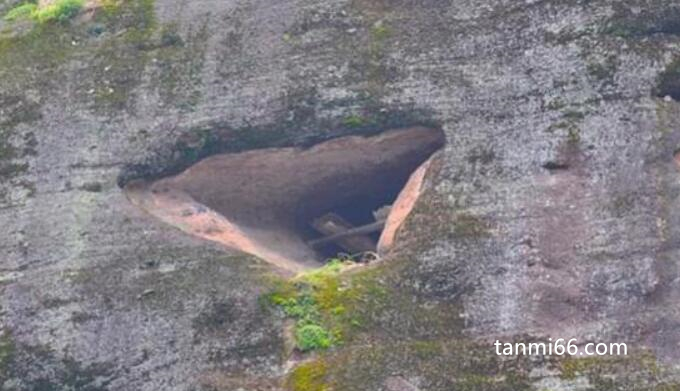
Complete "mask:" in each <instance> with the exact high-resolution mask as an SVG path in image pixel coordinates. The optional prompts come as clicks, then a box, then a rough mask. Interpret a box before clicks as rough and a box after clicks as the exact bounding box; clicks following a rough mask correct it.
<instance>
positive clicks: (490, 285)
mask: <svg viewBox="0 0 680 391" xmlns="http://www.w3.org/2000/svg"><path fill="white" fill-rule="evenodd" d="M13 5H15V2H13V1H12V2H4V3H2V4H0V11H2V12H3V13H4V12H6V11H7V10H8V9H9V8H10V7H11V6H13ZM86 19H87V20H86ZM679 21H680V6H679V5H678V3H677V2H674V1H671V0H644V1H643V0H632V1H631V0H626V1H623V0H618V1H614V0H592V1H586V0H568V1H565V0H536V1H522V2H519V1H516V0H513V1H510V0H501V1H498V0H496V1H491V0H421V1H410V0H399V1H387V0H338V1H326V0H324V1H314V2H311V1H304V0H285V1H271V0H248V1H245V0H222V1H217V0H203V1H191V2H179V1H170V0H156V1H152V0H130V1H126V2H124V3H123V4H122V5H120V6H119V7H118V8H116V7H114V9H112V10H107V9H101V10H99V11H96V12H95V15H94V16H92V17H91V18H83V19H76V20H73V21H71V22H70V23H64V24H59V23H53V24H45V25H40V26H33V25H32V24H31V23H30V22H15V23H13V24H11V23H10V22H8V21H2V22H0V30H2V31H3V33H2V36H1V37H0V257H1V258H0V290H1V292H2V293H1V294H2V307H1V313H0V322H1V323H0V327H1V328H2V332H3V334H2V337H1V338H0V384H2V386H1V387H0V388H2V389H3V390H52V389H54V390H59V389H77V390H149V391H152V390H153V391H156V390H236V389H247V390H259V389H277V388H278V387H284V386H288V387H291V388H297V389H303V388H302V386H303V385H305V384H307V385H310V384H311V383H310V382H312V383H314V382H316V383H318V382H321V380H319V379H317V378H312V379H311V380H310V379H307V383H305V382H304V381H303V380H304V379H299V378H296V377H295V376H297V375H299V376H301V374H303V373H310V372H311V373H312V374H322V376H321V375H320V376H319V377H320V378H323V379H322V380H323V381H324V382H325V381H328V382H330V383H329V384H332V385H333V387H335V389H338V390H355V389H356V390H367V389H370V390H373V389H375V390H381V389H397V388H400V389H423V390H448V389H475V390H486V389H488V390H496V389H498V390H500V389H513V390H519V389H541V390H542V389H547V388H549V389H553V390H558V389H570V390H581V389H674V388H672V387H677V383H674V382H678V381H679V379H678V377H679V376H680V369H679V368H678V367H677V363H678V362H680V357H679V356H678V354H679V353H678V352H680V349H678V348H679V347H680V346H679V343H680V313H679V312H680V307H678V303H679V302H680V280H678V259H680V254H678V244H679V243H680V242H679V241H680V208H679V206H680V205H678V204H679V198H678V195H679V194H680V181H678V174H679V172H678V166H677V164H676V163H675V160H674V154H675V153H676V152H677V150H678V149H679V148H680V102H678V96H677V95H676V90H677V89H676V86H677V78H676V77H677V76H678V75H679V74H680V56H679V55H678V53H680V27H679ZM410 125H424V126H431V125H434V126H439V127H441V128H442V129H443V130H444V132H445V135H446V139H447V140H446V141H447V142H446V147H445V149H444V150H443V151H441V152H440V153H438V154H437V155H436V157H435V159H434V161H433V163H432V170H431V172H430V173H429V174H428V176H427V178H425V183H424V188H423V195H422V197H421V199H420V201H419V203H418V205H417V206H416V208H415V209H414V212H413V213H412V215H411V217H410V218H409V219H408V221H407V222H406V225H405V229H403V230H402V232H401V233H400V235H399V236H398V238H397V241H396V243H395V249H394V251H393V252H392V254H391V256H390V259H388V260H385V261H384V262H383V263H381V264H380V265H379V266H377V267H376V268H375V269H372V271H371V274H370V275H371V276H373V277H372V278H374V279H375V280H376V281H377V283H378V284H379V285H380V286H381V287H384V291H385V292H391V293H390V294H389V295H382V294H379V295H377V296H376V297H377V298H376V299H375V300H378V301H379V303H380V305H376V306H374V307H370V310H368V309H367V310H366V311H367V313H366V319H367V321H366V323H365V324H363V325H362V327H363V328H362V329H361V330H360V331H358V336H357V337H356V339H354V342H352V341H350V342H349V343H348V344H346V345H345V346H342V347H340V348H336V349H335V350H332V351H331V352H329V353H328V354H327V355H324V356H322V357H321V358H318V359H317V361H315V362H312V363H309V364H305V365H307V366H304V365H303V366H301V367H300V369H299V370H296V371H293V372H290V371H289V368H288V366H287V363H286V361H287V359H288V357H287V353H286V342H285V335H284V331H283V330H284V327H283V321H282V319H281V316H280V314H277V313H276V312H275V311H270V310H269V309H267V308H266V307H263V306H262V305H261V303H259V302H258V297H259V295H260V294H262V293H263V292H266V290H267V289H268V286H269V284H270V280H269V278H268V277H267V276H268V274H269V273H270V269H269V266H268V265H267V264H266V263H264V262H262V261H259V260H257V259H254V258H251V257H247V256H245V255H243V254H239V253H235V252H229V251H225V250H224V249H223V248H221V247H218V246H217V245H214V244H211V243H209V242H206V241H202V240H200V239H197V238H192V237H189V236H187V235H185V234H183V233H182V232H180V231H178V230H176V229H174V228H172V227H169V226H166V225H164V224H162V223H160V222H157V221H155V220H154V219H153V218H151V217H149V216H148V215H146V214H145V213H143V212H142V211H140V210H139V209H137V208H136V207H134V206H133V205H131V204H130V202H129V201H128V200H127V198H126V197H125V196H124V194H123V192H122V190H121V186H123V185H125V184H126V183H128V182H129V181H131V180H134V179H152V178H157V177H159V176H162V175H166V174H175V173H178V172H179V171H180V170H181V169H183V168H186V167H188V166H189V165H190V164H192V163H194V162H196V161H197V160H198V159H199V158H202V157H205V156H208V155H212V154H215V153H218V152H225V151H239V150H249V149H255V148H262V147H279V146H308V145H311V144H313V143H315V142H318V141H321V140H327V139H331V138H334V137H338V136H341V135H349V134H372V133H375V132H377V131H379V130H382V129H389V128H394V127H402V126H410ZM380 292H382V290H380ZM367 303H373V301H367ZM367 308H368V307H367ZM523 336H529V337H530V338H537V339H545V338H547V337H553V338H560V337H561V338H572V337H574V338H579V340H581V341H585V340H593V341H623V342H627V343H629V346H631V347H633V348H634V350H635V353H634V354H631V357H630V359H627V360H624V361H621V360H613V361H611V360H609V361H607V360H604V361H602V362H600V361H598V360H597V359H583V360H566V361H561V360H552V359H546V360H541V359H532V360H519V361H504V360H502V359H500V358H497V357H494V356H492V355H490V353H491V352H492V346H491V344H490V341H492V340H494V339H496V338H502V339H506V340H510V339H512V338H520V337H523ZM308 369H309V370H310V371H307V372H305V371H304V370H308ZM291 376H292V380H290V381H286V380H285V379H286V378H289V377H291ZM395 379H398V380H395ZM316 383H314V384H311V385H313V386H318V387H317V388H316V389H323V388H319V387H322V386H323V385H320V384H316ZM395 387H396V388H395ZM409 387H410V388H409ZM307 389H314V388H307Z"/></svg>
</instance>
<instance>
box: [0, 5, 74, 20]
mask: <svg viewBox="0 0 680 391" xmlns="http://www.w3.org/2000/svg"><path fill="white" fill-rule="evenodd" d="M84 4H85V0H56V1H54V2H53V3H50V4H48V5H45V6H42V7H40V6H38V5H37V4H35V3H24V4H20V5H18V6H17V7H15V8H13V9H11V10H10V11H9V12H8V13H7V15H5V20H9V21H14V20H18V19H33V20H35V21H37V22H39V23H46V22H52V21H57V22H66V21H68V20H70V19H72V18H73V17H75V16H76V15H78V13H79V12H80V10H81V9H82V8H83V5H84Z"/></svg>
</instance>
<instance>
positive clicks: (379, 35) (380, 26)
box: [371, 21, 391, 41]
mask: <svg viewBox="0 0 680 391" xmlns="http://www.w3.org/2000/svg"><path fill="white" fill-rule="evenodd" d="M390 34H391V30H390V28H389V27H388V26H387V25H386V24H385V23H383V22H382V21H380V22H378V23H376V24H375V25H373V28H372V29H371V35H373V38H374V39H376V40H380V41H381V40H384V39H386V38H388V37H389V36H390Z"/></svg>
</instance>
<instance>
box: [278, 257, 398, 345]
mask: <svg viewBox="0 0 680 391" xmlns="http://www.w3.org/2000/svg"><path fill="white" fill-rule="evenodd" d="M352 265H353V263H352V262H350V261H346V262H343V261H340V260H338V259H335V260H332V261H331V262H329V263H328V264H327V265H325V266H324V267H322V268H320V269H317V270H314V271H311V272H308V273H304V274H301V275H299V276H297V277H296V278H294V279H292V280H290V281H277V283H276V287H275V289H274V291H273V292H271V293H269V294H268V295H267V296H266V297H265V298H266V300H267V302H268V303H270V304H272V305H274V306H276V307H278V308H280V309H282V310H283V313H284V314H285V315H286V316H288V317H290V318H292V319H294V320H295V332H294V335H295V340H296V345H297V348H298V349H299V350H301V351H312V350H323V349H328V348H330V347H332V346H337V345H340V344H343V343H344V342H345V341H346V340H347V339H348V338H349V336H350V335H351V334H352V332H353V331H356V329H358V328H360V327H361V326H362V323H363V322H362V317H361V315H360V313H361V311H360V309H359V307H360V304H364V305H367V304H368V300H367V298H366V296H370V297H373V298H376V297H377V298H381V297H383V296H384V295H385V291H384V289H382V288H381V287H379V286H377V285H376V284H375V283H374V282H373V281H372V280H371V279H370V278H365V277H364V276H361V277H359V276H353V277H354V278H349V277H348V278H343V274H342V272H343V271H344V270H346V269H347V268H349V267H351V266H352Z"/></svg>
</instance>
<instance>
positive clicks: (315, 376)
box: [288, 360, 329, 391]
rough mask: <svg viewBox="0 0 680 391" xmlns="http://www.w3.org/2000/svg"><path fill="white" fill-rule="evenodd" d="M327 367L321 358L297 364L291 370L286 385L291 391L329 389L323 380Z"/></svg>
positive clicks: (322, 390)
mask: <svg viewBox="0 0 680 391" xmlns="http://www.w3.org/2000/svg"><path fill="white" fill-rule="evenodd" d="M327 371H328V368H327V367H326V363H325V362H324V361H322V360H316V361H312V362H309V363H305V364H302V365H299V366H298V367H297V368H295V369H294V370H293V373H292V374H291V376H290V378H289V380H288V386H289V388H290V389H291V390H292V391H325V390H328V389H329V386H328V384H327V383H326V381H325V378H326V373H327Z"/></svg>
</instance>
